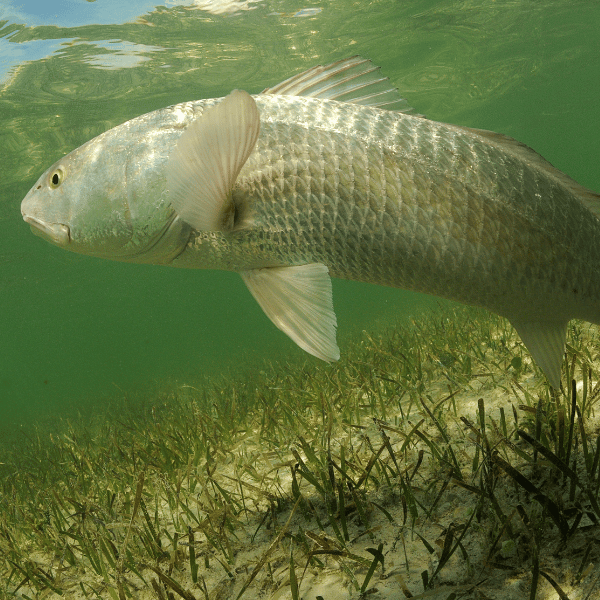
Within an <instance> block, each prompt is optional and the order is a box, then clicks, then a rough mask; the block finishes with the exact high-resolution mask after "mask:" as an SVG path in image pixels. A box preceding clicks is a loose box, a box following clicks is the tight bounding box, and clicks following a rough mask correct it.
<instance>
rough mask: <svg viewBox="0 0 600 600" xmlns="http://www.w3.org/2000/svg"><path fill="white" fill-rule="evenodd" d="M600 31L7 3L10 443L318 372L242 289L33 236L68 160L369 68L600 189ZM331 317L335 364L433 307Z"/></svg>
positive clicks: (0, 94) (426, 18) (360, 9)
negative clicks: (352, 344)
mask: <svg viewBox="0 0 600 600" xmlns="http://www.w3.org/2000/svg"><path fill="white" fill-rule="evenodd" d="M302 9H311V10H302ZM599 31H600V3H598V2H596V1H594V2H592V1H586V2H583V1H580V2H577V1H573V0H556V1H533V0H527V1H526V0H522V1H518V0H512V1H505V0H496V1H492V0H479V1H475V0H471V1H469V0H467V1H454V2H453V1H450V0H445V1H441V2H437V1H436V2H434V1H431V0H423V1H407V2H400V1H398V0H395V1H392V0H380V1H373V2H355V1H350V0H331V1H327V0H322V1H310V0H307V1H306V2H292V1H290V0H282V1H275V0H262V1H261V0H257V1H255V2H251V3H248V2H243V1H239V2H233V1H231V2H226V1H219V0H213V1H209V0H195V2H192V1H185V0H181V1H180V0H167V1H166V2H165V3H164V4H163V5H161V6H155V5H154V2H152V0H130V1H128V2H122V1H117V0H97V1H95V2H93V1H84V0H43V1H33V0H24V1H19V2H14V5H13V4H11V3H10V2H8V3H7V2H2V3H0V159H1V179H0V326H1V332H2V346H1V348H2V349H1V351H0V352H1V354H0V443H1V442H2V441H7V440H10V439H14V435H13V434H14V433H15V432H19V431H28V430H29V429H30V426H31V424H32V423H42V424H45V425H47V426H50V427H53V426H54V424H55V419H56V417H69V416H70V415H73V414H74V413H75V412H76V411H78V410H81V411H83V412H84V414H89V411H94V410H100V409H101V408H102V406H103V405H104V404H105V403H106V402H107V401H108V400H109V399H110V398H114V397H118V396H123V395H124V394H130V395H135V396H136V397H138V398H140V397H141V398H143V397H147V398H148V399H151V398H152V395H153V394H156V392H157V390H161V389H163V390H164V389H173V388H175V387H176V386H178V385H182V384H191V385H198V386H200V385H202V382H203V381H204V378H205V377H207V376H209V377H210V376H212V375H214V374H218V373H232V374H236V373H244V372H245V371H248V370H252V369H259V368H260V367H261V365H262V364H263V361H265V360H272V361H275V360H289V361H304V360H316V359H312V358H307V357H306V355H305V354H304V353H303V352H302V351H301V350H299V349H297V348H296V347H295V346H294V345H293V344H292V342H290V341H289V340H288V339H287V338H286V337H285V336H284V335H283V334H281V333H280V332H279V331H277V330H276V329H275V328H274V327H273V326H272V325H271V324H270V322H269V321H268V320H267V318H266V317H265V316H264V315H263V314H262V313H261V311H260V309H259V308H258V306H257V305H256V304H255V302H254V301H253V299H252V298H251V296H250V294H249V293H248V291H247V290H246V289H245V287H244V285H243V283H242V281H241V279H240V278H239V277H238V276H237V275H235V274H231V273H220V272H204V271H198V272H189V271H179V270H176V269H171V268H165V267H150V266H140V265H128V264H120V263H113V262H109V261H102V260H99V259H95V258H88V257H84V256H78V255H75V254H70V253H68V252H66V251H64V250H61V249H59V248H55V247H52V246H51V245H49V244H47V243H46V242H44V241H42V240H41V239H39V238H37V237H34V236H33V235H32V234H31V233H30V231H29V227H28V226H27V225H26V224H25V223H23V222H22V220H21V215H20V211H19V205H20V202H21V200H22V198H23V197H24V196H25V194H26V193H27V191H28V190H29V188H30V187H31V186H32V185H33V184H34V183H35V181H36V180H37V178H38V177H39V175H40V174H41V173H42V172H43V171H44V170H45V169H46V168H47V167H48V166H50V164H52V163H53V162H54V161H55V160H57V159H58V158H60V157H61V156H62V155H63V154H65V153H66V152H68V151H70V150H72V149H73V148H75V147H77V146H79V145H80V144H82V143H84V142H85V141H87V140H88V139H90V138H91V137H93V136H95V135H97V134H99V133H101V132H103V131H105V130H106V129H108V128H110V127H112V126H114V125H117V124H119V123H121V122H123V121H125V120H127V119H129V118H131V117H135V116H137V115H139V114H141V113H144V112H147V111H151V110H154V109H157V108H161V107H163V106H166V105H169V104H174V103H177V102H182V101H185V100H191V99H197V98H203V97H219V96H223V95H225V94H227V93H229V92H230V91H231V90H232V89H233V88H243V89H246V90H247V91H249V92H258V91H260V90H261V89H263V88H264V87H266V86H267V85H273V84H275V83H277V82H278V81H280V80H283V79H285V78H287V77H289V76H290V75H292V74H294V73H297V72H299V71H302V70H305V69H307V68H309V67H311V66H313V65H315V64H318V63H328V62H331V61H334V60H337V59H339V58H343V57H346V56H350V55H353V54H362V55H364V56H366V57H368V58H371V59H372V60H373V61H374V62H375V63H376V64H378V65H380V66H381V67H382V70H383V72H384V73H385V74H386V75H387V76H389V77H390V79H391V80H392V81H393V82H394V83H395V85H396V86H397V87H398V88H399V89H400V90H401V91H402V93H403V94H404V95H405V97H406V98H408V99H409V101H410V103H411V104H412V105H413V106H414V107H415V108H416V109H417V110H418V111H419V112H421V113H423V114H425V115H427V116H429V117H430V118H434V119H438V120H443V121H448V122H452V123H457V124H463V125H469V126H474V127H481V128H486V129H492V130H496V131H500V132H503V133H506V134H509V135H512V136H514V137H516V138H518V139H519V140H521V141H523V142H525V143H527V144H528V145H530V146H532V147H533V148H535V149H536V150H537V151H538V152H540V153H541V154H543V155H544V156H545V157H546V158H547V159H548V160H550V161H551V162H552V163H553V164H555V165H556V166H557V167H558V168H560V169H562V170H563V171H565V172H566V173H568V174H569V175H571V176H572V177H574V178H575V179H577V180H578V181H579V182H581V183H582V184H584V185H587V186H588V187H591V188H595V189H597V190H598V189H600V168H599V161H600V142H599V138H600V116H599V115H600V101H599V100H598V98H599V97H600V42H599V40H600V36H599V35H598V32H599ZM598 243H600V240H598ZM334 301H335V305H336V310H337V314H338V323H339V341H340V346H341V348H342V352H343V349H344V340H345V339H348V337H350V336H356V335H359V334H360V331H361V330H362V329H369V328H373V327H375V326H376V324H377V322H385V321H386V320H387V319H391V318H395V317H396V316H397V315H403V314H411V313H414V312H415V311H417V310H418V309H419V307H420V306H422V305H424V304H427V302H429V303H430V301H429V300H427V299H425V298H424V297H423V296H416V295H414V294H408V293H405V292H401V291H398V290H391V289H382V288H376V287H370V286H366V285H359V284H355V283H351V282H339V281H336V282H334ZM19 435H20V434H19ZM17 439H18V436H17ZM0 461H1V456H0Z"/></svg>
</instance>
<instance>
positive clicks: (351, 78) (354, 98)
mask: <svg viewBox="0 0 600 600" xmlns="http://www.w3.org/2000/svg"><path fill="white" fill-rule="evenodd" d="M261 93H262V94H280V95H284V96H307V97H310V98H320V99H322V100H337V101H338V102H352V103H353V104H360V105H362V106H372V107H375V108H383V109H385V110H393V111H396V112H401V113H407V114H413V115H414V116H417V115H415V113H414V109H413V108H411V107H410V106H409V105H408V102H407V101H406V100H404V98H402V97H401V96H400V94H399V93H398V90H397V89H396V88H395V87H393V86H392V84H391V83H390V80H389V79H388V78H387V77H382V76H381V74H380V73H379V67H377V66H375V65H374V64H373V63H372V62H371V61H370V60H367V59H366V58H362V57H361V56H352V57H350V58H345V59H343V60H338V61H337V62H334V63H331V64H330V65H326V66H321V65H318V66H316V67H313V68H312V69H308V71H304V72H303V73H299V74H298V75H294V76H293V77H290V78H289V79H286V80H285V81H282V82H281V83H280V84H278V85H276V86H274V87H271V88H266V89H264V90H263V91H262V92H261Z"/></svg>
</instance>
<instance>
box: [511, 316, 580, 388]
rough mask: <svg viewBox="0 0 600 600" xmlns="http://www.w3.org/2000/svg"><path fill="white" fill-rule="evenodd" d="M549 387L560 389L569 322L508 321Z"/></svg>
mask: <svg viewBox="0 0 600 600" xmlns="http://www.w3.org/2000/svg"><path fill="white" fill-rule="evenodd" d="M509 320H510V322H511V324H512V326H513V327H514V328H515V329H516V330H517V333H518V334H519V336H520V337H521V339H522V340H523V343H524V344H525V346H526V347H527V349H528V350H529V352H530V353H531V356H532V357H533V359H534V360H535V362H536V363H537V364H538V366H539V367H540V369H542V371H543V372H544V374H545V375H546V377H547V379H548V381H549V382H550V385H551V386H552V387H553V388H555V389H559V388H560V368H561V365H562V361H563V356H564V353H565V345H566V339H567V325H568V323H569V321H568V320H567V321H564V320H562V321H520V320H518V319H509Z"/></svg>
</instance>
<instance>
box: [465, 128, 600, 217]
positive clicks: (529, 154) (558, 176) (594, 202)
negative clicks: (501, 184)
mask: <svg viewBox="0 0 600 600" xmlns="http://www.w3.org/2000/svg"><path fill="white" fill-rule="evenodd" d="M457 127H458V126H457ZM459 129H461V130H463V131H467V132H469V133H470V134H475V135H479V136H481V137H483V138H485V139H487V140H489V141H491V142H493V143H494V144H496V145H498V146H502V147H503V149H504V150H506V151H508V152H510V153H511V154H512V155H513V156H515V157H516V158H518V159H519V160H520V161H523V162H524V163H526V164H529V165H531V166H533V167H537V168H539V169H543V170H544V171H545V172H546V173H547V174H548V175H549V176H550V177H552V178H553V179H555V180H556V181H558V182H559V183H560V184H561V185H564V186H565V187H566V188H568V189H569V190H570V191H571V192H572V193H573V194H574V195H575V196H577V198H578V199H579V201H580V202H581V203H582V204H583V205H584V206H585V207H586V208H588V209H589V210H590V211H591V212H592V213H593V214H594V215H595V216H596V217H598V218H600V194H598V193H597V192H593V191H592V190H590V189H588V188H586V187H584V186H582V185H581V184H579V183H577V182H576V181H575V180H574V179H571V178H570V177H569V176H568V175H566V174H565V173H563V172H562V171H560V170H559V169H557V168H556V167H555V166H553V165H552V164H551V163H549V162H548V161H547V160H546V159H545V158H544V157H543V156H542V155H541V154H538V153H537V152H536V151H535V150H533V149H532V148H530V147H529V146H527V145H526V144H523V143H522V142H519V141H518V140H515V139H514V138H511V137H510V136H508V135H504V134H502V133H495V132H493V131H487V130H486V129H473V128H471V127H459Z"/></svg>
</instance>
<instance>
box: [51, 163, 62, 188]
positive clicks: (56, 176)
mask: <svg viewBox="0 0 600 600" xmlns="http://www.w3.org/2000/svg"><path fill="white" fill-rule="evenodd" d="M64 178H65V172H64V170H63V169H62V168H61V167H58V169H56V170H55V171H54V172H53V173H52V175H50V187H51V188H52V189H53V190H55V189H56V188H57V187H58V186H59V185H60V184H61V183H62V182H63V179H64Z"/></svg>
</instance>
